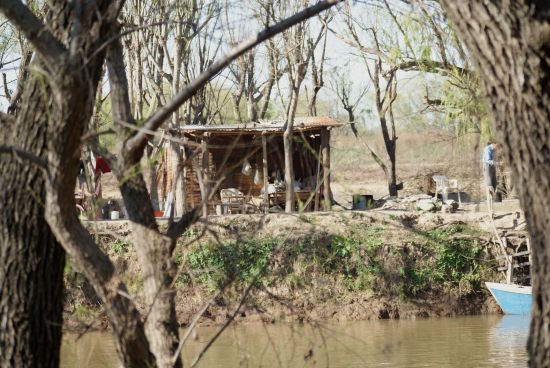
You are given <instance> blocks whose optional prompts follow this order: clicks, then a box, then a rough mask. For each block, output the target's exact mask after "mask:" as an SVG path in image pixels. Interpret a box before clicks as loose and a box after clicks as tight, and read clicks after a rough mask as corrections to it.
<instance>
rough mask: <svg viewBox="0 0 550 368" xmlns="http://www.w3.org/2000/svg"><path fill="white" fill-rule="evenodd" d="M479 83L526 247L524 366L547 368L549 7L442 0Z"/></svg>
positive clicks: (549, 363)
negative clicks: (529, 305) (517, 203)
mask: <svg viewBox="0 0 550 368" xmlns="http://www.w3.org/2000/svg"><path fill="white" fill-rule="evenodd" d="M442 3H443V4H444V7H445V8H446V10H447V11H448V14H449V16H450V18H451V20H452V21H453V22H454V24H455V27H456V28H457V29H458V31H459V33H460V35H461V37H462V40H463V41H464V42H465V44H466V46H467V47H468V49H469V50H470V53H471V54H472V56H473V57H474V59H475V61H476V64H477V69H478V71H479V73H480V76H481V78H482V79H483V82H484V86H485V91H486V94H487V98H488V101H489V106H490V109H491V113H492V119H493V125H494V128H495V131H496V133H497V140H498V141H499V142H501V143H503V145H504V151H505V154H506V158H507V160H508V161H509V162H510V166H511V167H512V169H513V171H514V174H515V182H516V184H517V187H518V194H519V196H520V200H521V205H522V207H523V209H524V211H525V217H526V220H527V223H528V227H529V234H530V237H531V242H532V246H531V247H532V249H533V255H532V260H533V265H532V270H531V274H532V286H533V309H532V315H531V318H532V321H531V332H530V337H529V343H528V348H529V356H530V365H531V366H533V367H548V366H550V319H549V318H548V317H549V316H550V288H549V286H550V200H549V199H550V3H549V2H548V1H536V0H531V1H528V0H516V1H502V0H500V1H498V0H493V1H479V0H469V1H455V0H444V1H442Z"/></svg>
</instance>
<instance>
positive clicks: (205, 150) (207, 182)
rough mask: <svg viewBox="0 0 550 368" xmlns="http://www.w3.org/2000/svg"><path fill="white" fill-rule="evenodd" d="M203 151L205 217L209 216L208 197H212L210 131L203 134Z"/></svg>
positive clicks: (203, 202) (203, 204)
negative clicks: (209, 152) (209, 162)
mask: <svg viewBox="0 0 550 368" xmlns="http://www.w3.org/2000/svg"><path fill="white" fill-rule="evenodd" d="M201 151H202V164H201V168H202V183H203V192H202V215H203V216H204V217H206V216H208V198H209V197H210V180H209V172H208V171H209V170H208V169H209V167H208V133H205V134H204V135H203V136H202V140H201Z"/></svg>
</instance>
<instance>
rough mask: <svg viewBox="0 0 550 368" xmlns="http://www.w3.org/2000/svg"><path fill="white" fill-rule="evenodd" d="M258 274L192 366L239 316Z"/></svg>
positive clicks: (193, 365)
mask: <svg viewBox="0 0 550 368" xmlns="http://www.w3.org/2000/svg"><path fill="white" fill-rule="evenodd" d="M258 276H259V275H256V276H255V277H254V279H252V281H250V284H249V285H248V286H247V288H246V290H245V292H244V294H243V296H242V298H241V300H240V301H239V305H237V308H235V310H234V311H233V313H232V314H231V316H230V317H229V318H228V319H227V320H226V321H225V323H224V324H223V325H222V326H221V327H220V328H219V329H218V331H216V333H215V334H214V336H212V338H210V340H209V341H208V343H207V344H206V345H205V347H204V348H203V349H202V350H201V351H200V353H199V354H198V355H197V357H196V358H195V360H194V361H193V364H191V368H193V367H195V366H196V365H197V364H198V363H199V361H200V360H201V358H202V357H203V355H204V354H205V353H206V352H207V351H208V349H209V348H210V347H211V346H212V344H213V343H214V341H216V340H217V339H218V337H219V336H220V335H221V334H222V332H223V331H225V329H226V328H227V326H229V325H230V324H231V322H233V320H234V319H235V317H236V316H237V313H239V311H240V310H241V307H242V306H243V304H244V302H245V301H246V299H247V298H248V295H249V294H250V291H252V288H253V286H254V285H255V284H256V281H257V280H258Z"/></svg>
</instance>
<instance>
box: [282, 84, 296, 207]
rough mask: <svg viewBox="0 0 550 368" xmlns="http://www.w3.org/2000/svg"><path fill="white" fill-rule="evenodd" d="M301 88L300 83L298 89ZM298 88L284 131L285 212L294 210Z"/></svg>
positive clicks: (291, 103) (289, 109)
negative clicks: (295, 126)
mask: <svg viewBox="0 0 550 368" xmlns="http://www.w3.org/2000/svg"><path fill="white" fill-rule="evenodd" d="M299 89H300V87H299V85H298V90H299ZM298 90H296V89H295V88H294V89H293V92H292V93H291V97H290V103H289V105H288V111H287V118H286V126H285V132H284V133H283V148H284V156H285V186H286V197H285V212H287V213H290V212H294V162H293V157H294V155H293V139H294V117H295V116H296V108H297V107H298Z"/></svg>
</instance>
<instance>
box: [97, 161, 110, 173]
mask: <svg viewBox="0 0 550 368" xmlns="http://www.w3.org/2000/svg"><path fill="white" fill-rule="evenodd" d="M95 172H96V174H97V173H99V172H101V173H102V174H105V173H108V172H111V168H110V167H109V165H108V164H107V161H105V160H104V159H103V157H98V158H97V159H96V160H95Z"/></svg>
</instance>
